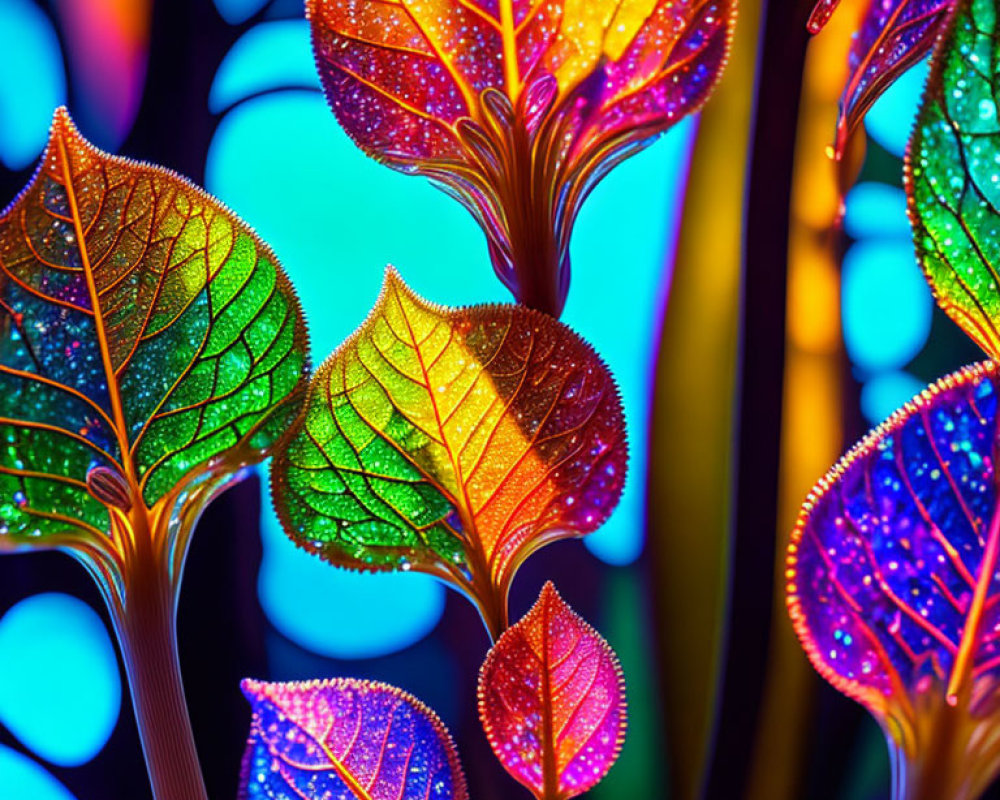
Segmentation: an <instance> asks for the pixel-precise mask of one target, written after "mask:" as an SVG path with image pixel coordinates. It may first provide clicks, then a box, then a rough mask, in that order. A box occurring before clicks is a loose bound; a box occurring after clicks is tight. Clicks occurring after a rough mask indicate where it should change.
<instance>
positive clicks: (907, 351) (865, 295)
mask: <svg viewBox="0 0 1000 800" xmlns="http://www.w3.org/2000/svg"><path fill="white" fill-rule="evenodd" d="M926 79H927V63H926V61H924V62H921V63H919V64H917V65H916V66H914V67H912V68H911V69H909V70H908V71H907V72H905V73H904V74H903V75H902V76H900V78H899V80H897V81H896V83H894V84H893V85H892V87H891V88H890V89H889V90H888V91H887V92H886V93H885V94H884V95H882V96H881V97H880V98H879V99H878V100H877V101H876V103H875V104H874V105H873V106H872V108H871V109H870V110H869V111H868V115H867V116H866V118H865V128H866V130H867V132H868V135H869V136H870V137H871V138H872V139H873V140H874V141H875V142H877V143H878V144H879V145H881V146H882V147H883V148H884V149H885V150H886V151H888V152H889V153H890V154H891V155H892V156H896V157H897V158H900V159H901V158H902V156H903V153H904V152H905V150H906V141H907V139H908V138H909V135H910V131H911V130H912V128H913V122H914V119H915V117H916V113H917V108H918V106H919V105H920V95H921V93H922V91H923V85H924V82H925V81H926ZM899 170H900V172H899V174H900V176H902V162H901V161H900V162H899ZM844 230H845V232H846V233H847V235H848V236H850V237H851V238H852V239H854V240H855V241H854V243H853V244H852V245H851V246H850V247H849V248H848V250H847V253H846V254H845V256H844V261H843V282H842V284H841V316H842V321H843V334H844V345H845V348H846V350H847V355H848V357H849V358H850V360H851V364H852V366H853V369H854V375H855V377H856V378H857V379H858V380H859V381H860V382H861V384H862V387H861V412H862V414H864V416H865V418H866V419H867V420H868V422H870V423H872V424H876V423H879V422H881V421H882V420H884V419H885V418H886V417H888V416H889V415H890V414H891V413H892V412H893V411H895V410H896V409H897V408H899V407H900V406H901V405H903V403H905V402H906V401H907V400H909V399H911V398H912V397H913V396H914V395H915V394H916V393H917V392H919V391H920V390H921V389H923V388H924V382H923V381H921V380H919V379H917V378H916V377H914V376H913V375H912V374H911V373H910V372H907V370H906V367H907V365H908V364H909V363H910V362H911V361H912V360H913V359H914V357H915V356H916V355H917V354H918V353H920V351H921V350H923V348H924V346H925V345H926V343H927V338H928V336H929V334H930V329H931V319H932V313H933V308H934V300H933V298H932V297H931V293H930V289H929V288H928V286H927V283H926V281H925V280H924V277H923V275H922V274H921V272H920V267H919V266H918V265H917V261H916V258H915V256H914V253H913V239H912V234H911V233H910V224H909V220H908V219H907V217H906V194H905V193H904V192H903V189H902V188H901V187H900V186H891V185H889V184H885V183H879V182H876V181H868V182H864V183H859V184H857V185H856V186H854V187H853V188H852V189H851V190H850V192H848V194H847V197H846V200H845V215H844ZM890 294H891V295H892V298H893V299H892V302H891V303H887V302H886V299H885V298H886V297H888V296H889V295H890Z"/></svg>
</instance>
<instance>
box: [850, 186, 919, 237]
mask: <svg viewBox="0 0 1000 800" xmlns="http://www.w3.org/2000/svg"><path fill="white" fill-rule="evenodd" d="M845 206H846V210H845V212H844V231H845V232H846V233H847V235H848V236H850V237H851V238H852V239H865V238H871V239H886V238H899V239H904V240H905V241H907V242H908V241H910V221H909V219H907V217H906V192H904V191H903V190H902V189H900V188H899V187H898V186H890V185H889V184H887V183H878V182H876V181H866V182H865V183H859V184H857V185H856V186H854V187H853V188H852V189H851V190H850V191H849V192H848V193H847V197H846V198H845Z"/></svg>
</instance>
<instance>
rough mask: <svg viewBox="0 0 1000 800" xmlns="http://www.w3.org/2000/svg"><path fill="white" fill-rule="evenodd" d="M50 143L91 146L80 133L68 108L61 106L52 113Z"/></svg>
mask: <svg viewBox="0 0 1000 800" xmlns="http://www.w3.org/2000/svg"><path fill="white" fill-rule="evenodd" d="M49 141H50V142H53V141H63V142H66V141H76V142H80V143H82V144H88V145H89V142H88V141H87V140H86V139H85V138H84V137H83V134H82V133H80V129H79V128H77V127H76V123H75V122H74V121H73V117H71V116H70V113H69V109H68V108H66V106H59V107H58V108H56V110H55V111H53V112H52V124H51V125H49Z"/></svg>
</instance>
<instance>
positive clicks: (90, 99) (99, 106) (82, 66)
mask: <svg viewBox="0 0 1000 800" xmlns="http://www.w3.org/2000/svg"><path fill="white" fill-rule="evenodd" d="M54 8H55V9H56V11H57V13H58V16H59V22H60V29H61V33H62V35H63V40H64V42H65V45H66V54H67V56H68V61H69V64H68V66H69V74H70V76H71V80H72V85H73V90H74V91H73V109H72V110H73V117H74V119H75V121H76V123H77V124H78V125H79V126H80V129H81V130H83V131H84V132H85V133H86V135H87V138H88V139H90V140H91V141H92V142H93V143H94V144H96V145H97V146H98V147H102V148H104V149H105V150H108V151H111V152H115V151H116V150H117V149H118V147H119V146H120V145H121V143H122V142H123V141H124V140H125V137H126V136H127V135H128V132H129V131H130V130H131V129H132V123H133V122H135V117H136V114H138V112H139V101H140V100H141V99H142V93H143V88H144V87H145V85H146V65H147V61H148V58H149V29H150V25H151V17H152V9H153V6H152V0H127V2H123V0H54ZM0 52H3V51H2V50H0ZM51 113H52V109H51V108H50V109H49V114H50V115H51Z"/></svg>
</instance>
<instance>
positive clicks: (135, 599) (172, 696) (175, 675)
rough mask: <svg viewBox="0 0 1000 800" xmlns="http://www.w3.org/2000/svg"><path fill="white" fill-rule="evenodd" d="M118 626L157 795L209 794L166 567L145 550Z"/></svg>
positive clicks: (175, 798) (189, 798)
mask: <svg viewBox="0 0 1000 800" xmlns="http://www.w3.org/2000/svg"><path fill="white" fill-rule="evenodd" d="M115 616H116V619H115V626H116V628H117V633H118V639H119V643H120V645H121V649H122V657H123V658H124V661H125V672H126V674H127V676H128V682H129V690H130V691H131V694H132V705H133V708H134V709H135V716H136V722H137V724H138V728H139V735H140V738H141V739H142V750H143V754H144V755H145V758H146V767H147V769H148V771H149V780H150V783H151V785H152V788H153V797H154V798H155V800H207V798H208V795H207V793H206V791H205V783H204V780H203V779H202V775H201V767H200V766H199V763H198V753H197V751H196V749H195V743H194V734H193V732H192V730H191V720H190V718H189V717H188V711H187V704H186V702H185V700H184V687H183V685H182V683H181V673H180V662H179V661H178V658H177V639H176V635H175V631H176V621H175V617H176V611H175V607H174V596H173V590H172V589H171V586H170V582H169V579H168V577H167V574H166V571H165V570H164V569H163V568H162V566H161V565H158V564H157V563H156V562H155V560H154V559H153V557H152V554H151V553H150V552H148V551H147V552H145V553H142V554H139V558H137V561H136V563H135V565H134V571H133V573H132V574H131V575H130V576H129V583H128V587H127V589H126V592H125V603H124V609H123V610H122V611H121V612H120V613H119V614H116V615H115Z"/></svg>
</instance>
